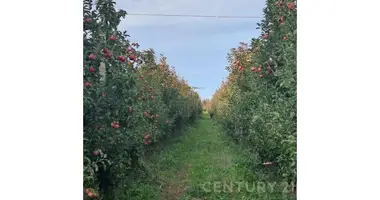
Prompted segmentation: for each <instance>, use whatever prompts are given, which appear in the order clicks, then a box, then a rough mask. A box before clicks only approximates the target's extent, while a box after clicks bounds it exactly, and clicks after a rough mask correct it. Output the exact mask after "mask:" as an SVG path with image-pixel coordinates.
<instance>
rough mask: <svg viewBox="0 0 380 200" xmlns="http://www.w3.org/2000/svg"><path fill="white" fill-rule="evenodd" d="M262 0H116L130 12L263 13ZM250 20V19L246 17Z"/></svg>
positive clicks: (143, 19)
mask: <svg viewBox="0 0 380 200" xmlns="http://www.w3.org/2000/svg"><path fill="white" fill-rule="evenodd" d="M264 4H265V1H264V0H117V1H116V5H117V8H121V9H124V10H126V11H127V12H130V13H149V14H186V15H189V14H197V15H219V16H220V15H229V16H231V15H235V16H236V15H237V16H242V15H244V16H262V8H263V7H264ZM220 20H225V21H228V22H230V23H234V20H246V19H214V18H212V19H209V18H190V17H155V16H153V17H152V16H127V19H126V20H124V21H123V24H125V25H127V26H128V27H131V26H139V27H141V26H168V25H180V24H182V25H184V24H186V25H188V24H198V23H201V24H202V25H210V24H212V23H215V22H216V21H220ZM248 20H249V19H248Z"/></svg>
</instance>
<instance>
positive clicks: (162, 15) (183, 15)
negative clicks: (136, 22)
mask: <svg viewBox="0 0 380 200" xmlns="http://www.w3.org/2000/svg"><path fill="white" fill-rule="evenodd" d="M127 15H135V16H151V17H153V16H155V17H196V18H228V19H261V18H262V17H258V16H225V15H224V16H223V15H185V14H177V15H175V14H149V13H128V14H127Z"/></svg>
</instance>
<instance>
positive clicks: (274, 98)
mask: <svg viewBox="0 0 380 200" xmlns="http://www.w3.org/2000/svg"><path fill="white" fill-rule="evenodd" d="M264 16H265V18H264V19H263V20H262V22H261V23H260V24H258V25H259V27H258V28H259V29H261V30H262V35H261V36H260V37H259V38H254V39H252V41H251V44H250V45H248V44H243V43H242V44H240V46H239V47H238V48H237V49H232V51H231V53H230V54H229V56H228V59H229V62H230V66H228V67H227V69H228V70H229V71H230V73H229V76H228V79H227V80H226V81H225V82H223V83H222V85H221V87H220V88H219V89H218V90H217V92H216V93H215V94H214V96H213V98H212V99H211V101H210V106H209V107H210V110H211V111H212V112H214V113H215V115H216V118H217V120H218V121H219V122H220V123H221V124H222V125H223V126H224V128H225V129H226V130H227V131H228V133H229V135H231V136H232V138H233V139H234V140H235V141H237V142H239V143H241V144H242V145H244V146H246V147H248V148H249V149H250V150H251V151H252V152H254V153H257V154H258V155H259V157H260V158H261V159H262V161H263V162H267V161H269V162H273V163H274V164H275V165H277V166H278V168H277V169H278V170H277V172H278V174H279V175H280V176H282V177H283V178H285V179H288V180H293V181H294V180H296V138H297V134H296V127H297V117H296V116H297V114H296V100H297V99H296V97H297V96H296V95H297V93H296V77H297V73H296V40H297V32H296V31H297V24H296V21H297V12H296V8H295V2H293V1H290V0H279V1H274V0H267V6H266V7H265V8H264Z"/></svg>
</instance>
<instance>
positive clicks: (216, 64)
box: [116, 0, 265, 99]
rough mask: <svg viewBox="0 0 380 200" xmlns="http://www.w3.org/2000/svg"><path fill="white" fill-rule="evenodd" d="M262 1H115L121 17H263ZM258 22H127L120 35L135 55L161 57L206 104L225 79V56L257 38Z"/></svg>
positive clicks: (135, 19) (137, 19)
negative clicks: (135, 48)
mask: <svg viewBox="0 0 380 200" xmlns="http://www.w3.org/2000/svg"><path fill="white" fill-rule="evenodd" d="M264 5H265V0H234V1H230V0H228V1H227V0H207V1H205V0H116V7H117V8H118V9H123V10H125V11H127V13H128V12H129V13H149V14H169V15H171V14H174V15H177V14H185V15H190V14H195V15H213V16H214V15H219V16H220V15H224V16H259V17H261V16H263V14H262V10H263V8H264ZM258 22H260V19H241V18H240V19H225V18H224V19H223V18H222V19H220V18H192V17H156V16H135V15H131V16H128V15H127V17H126V18H125V19H124V20H123V21H122V22H121V25H120V29H121V30H126V31H127V32H128V34H129V35H130V36H131V38H130V39H131V41H132V42H138V43H139V44H140V49H148V48H153V49H154V50H155V52H156V55H157V56H159V55H160V54H164V55H165V56H166V57H167V62H168V64H169V65H171V66H174V67H175V69H176V71H177V73H178V74H179V75H180V76H181V77H184V79H185V80H187V81H188V83H189V84H190V85H191V86H195V87H203V88H202V89H198V90H197V92H198V94H199V95H200V96H201V98H202V99H205V98H211V97H212V95H213V94H214V92H215V91H216V89H217V88H218V87H219V86H220V84H221V82H222V80H223V79H224V78H225V77H226V76H227V75H228V72H227V71H226V70H225V66H227V65H228V62H227V59H226V56H227V53H228V52H229V51H230V49H231V48H234V47H237V46H238V44H239V42H249V41H250V39H251V38H252V37H257V36H258V35H260V30H257V29H256V27H257V25H256V23H258Z"/></svg>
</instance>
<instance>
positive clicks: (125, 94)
mask: <svg viewBox="0 0 380 200" xmlns="http://www.w3.org/2000/svg"><path fill="white" fill-rule="evenodd" d="M83 3H84V5H83V6H84V11H83V12H84V19H83V20H84V32H83V34H84V49H83V56H84V58H83V60H84V63H83V70H84V71H83V73H84V76H83V78H84V92H83V95H84V96H83V102H84V105H83V106H84V108H83V109H84V114H83V120H84V135H83V137H84V155H83V156H84V163H83V164H84V180H83V181H84V188H85V199H90V198H97V199H125V198H123V195H124V194H123V192H125V191H127V190H128V186H129V184H128V183H129V182H128V181H130V178H129V177H130V176H131V174H133V173H134V172H135V171H136V170H138V169H141V166H140V162H139V158H140V157H141V155H143V154H144V152H146V151H147V150H148V149H149V148H151V146H152V145H153V144H154V143H158V142H159V141H160V140H163V139H165V138H167V137H169V136H171V135H172V134H173V133H175V132H176V131H177V130H178V129H179V128H181V126H182V124H184V123H188V122H192V121H194V120H195V119H196V118H197V117H198V116H199V115H200V113H201V111H202V108H201V101H200V98H199V96H198V94H197V93H196V92H194V91H193V90H192V88H191V87H190V86H189V85H188V84H187V83H186V81H184V80H183V79H181V78H179V77H178V76H177V74H176V72H175V71H174V69H173V68H170V67H169V66H168V64H167V63H166V58H165V57H163V56H161V58H160V60H159V61H156V58H155V54H154V51H153V50H152V49H150V50H146V51H139V50H138V47H139V45H138V44H137V43H131V42H130V40H129V39H128V38H129V35H127V33H126V32H121V31H118V30H117V27H118V25H119V23H120V20H121V18H123V17H125V15H126V12H125V11H123V10H119V11H117V10H115V2H114V1H112V0H98V1H97V2H96V5H95V4H94V3H93V2H92V0H84V1H83ZM95 6H96V7H95Z"/></svg>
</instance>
